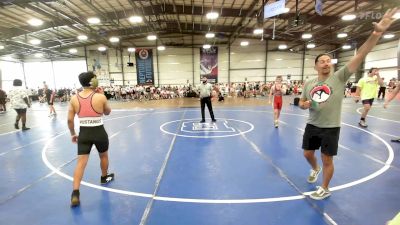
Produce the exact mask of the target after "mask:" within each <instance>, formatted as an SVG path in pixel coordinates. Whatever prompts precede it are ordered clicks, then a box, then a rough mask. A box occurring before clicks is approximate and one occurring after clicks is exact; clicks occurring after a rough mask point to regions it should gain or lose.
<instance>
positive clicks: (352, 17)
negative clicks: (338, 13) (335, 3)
mask: <svg viewBox="0 0 400 225" xmlns="http://www.w3.org/2000/svg"><path fill="white" fill-rule="evenodd" d="M356 17H357V16H356V15H354V14H348V15H344V16H342V20H344V21H349V20H354V19H355V18H356Z"/></svg>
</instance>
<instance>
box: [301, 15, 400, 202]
mask: <svg viewBox="0 0 400 225" xmlns="http://www.w3.org/2000/svg"><path fill="white" fill-rule="evenodd" d="M396 11H397V8H394V9H391V10H388V11H387V12H386V13H385V15H384V16H383V17H382V19H381V21H379V23H374V30H373V32H372V33H371V35H370V36H369V38H368V39H367V40H366V41H365V43H364V44H363V45H362V46H361V47H360V48H359V49H358V51H357V53H356V55H355V56H354V57H353V58H351V59H350V61H349V62H348V63H347V64H346V66H344V67H343V68H341V69H340V70H338V71H337V72H335V73H334V74H332V73H331V70H332V63H331V57H330V55H328V54H321V55H318V56H317V57H316V59H315V67H314V68H315V70H316V71H317V72H318V76H317V78H314V79H311V80H308V81H307V82H306V83H305V84H304V88H303V92H302V95H301V98H300V101H299V106H300V108H302V109H309V112H310V114H309V118H308V121H307V126H306V129H305V131H304V135H303V146H302V147H303V149H304V153H303V154H304V157H305V158H306V160H307V162H308V163H309V164H310V166H311V167H312V169H311V173H310V175H309V177H308V179H307V181H308V182H309V183H315V182H316V181H317V179H318V175H319V173H320V172H321V170H322V171H323V181H322V185H321V186H320V187H317V190H316V191H315V192H313V193H311V195H310V197H311V198H312V199H315V200H321V199H324V198H327V197H329V196H330V195H331V193H330V191H329V183H330V181H331V179H332V176H333V172H334V165H333V156H335V155H336V154H337V149H338V143H339V134H340V114H341V108H342V101H343V92H344V86H345V84H346V82H347V80H348V79H349V77H350V75H351V74H353V73H354V72H356V71H357V69H358V67H359V66H360V65H361V63H362V61H363V60H364V58H365V57H366V56H367V54H368V53H369V52H370V51H371V49H372V48H373V47H374V46H375V45H376V43H377V42H378V41H379V39H380V38H381V36H382V34H383V33H384V32H385V31H386V30H387V29H388V28H389V27H390V25H391V24H392V23H393V21H394V20H395V19H393V15H394V14H395V13H396ZM319 148H321V159H322V164H323V168H321V167H320V166H319V165H318V163H317V159H316V157H315V150H317V149H319Z"/></svg>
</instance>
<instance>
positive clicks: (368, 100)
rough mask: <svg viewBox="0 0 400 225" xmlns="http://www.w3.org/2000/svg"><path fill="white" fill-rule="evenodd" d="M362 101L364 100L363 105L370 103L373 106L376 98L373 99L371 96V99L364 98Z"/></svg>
mask: <svg viewBox="0 0 400 225" xmlns="http://www.w3.org/2000/svg"><path fill="white" fill-rule="evenodd" d="M361 102H362V104H363V105H365V104H368V105H371V106H372V103H373V102H374V99H373V98H371V99H364V100H362V101H361Z"/></svg>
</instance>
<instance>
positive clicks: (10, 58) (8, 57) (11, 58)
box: [3, 55, 14, 60]
mask: <svg viewBox="0 0 400 225" xmlns="http://www.w3.org/2000/svg"><path fill="white" fill-rule="evenodd" d="M3 59H5V60H13V59H14V58H13V57H12V56H9V55H8V56H4V57H3Z"/></svg>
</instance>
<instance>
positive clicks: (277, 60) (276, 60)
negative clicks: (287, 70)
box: [275, 59, 283, 61]
mask: <svg viewBox="0 0 400 225" xmlns="http://www.w3.org/2000/svg"><path fill="white" fill-rule="evenodd" d="M275 60H276V61H282V60H283V59H275Z"/></svg>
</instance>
